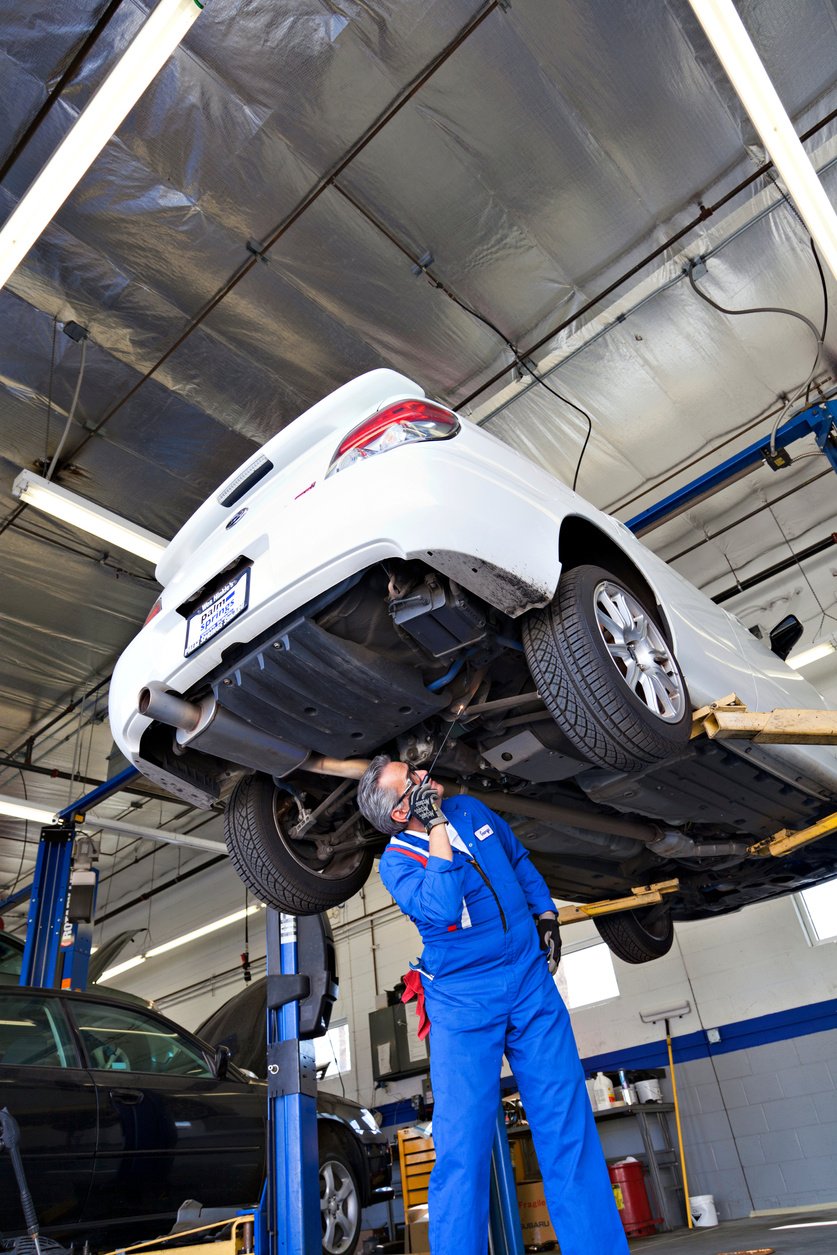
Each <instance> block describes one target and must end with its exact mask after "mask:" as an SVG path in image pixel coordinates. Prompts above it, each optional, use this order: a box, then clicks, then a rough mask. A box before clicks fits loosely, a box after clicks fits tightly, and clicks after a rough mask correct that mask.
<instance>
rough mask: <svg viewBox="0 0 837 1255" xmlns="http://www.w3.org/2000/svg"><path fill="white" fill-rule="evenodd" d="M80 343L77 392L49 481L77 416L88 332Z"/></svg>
mask: <svg viewBox="0 0 837 1255" xmlns="http://www.w3.org/2000/svg"><path fill="white" fill-rule="evenodd" d="M80 341H81V358H80V361H79V365H78V378H77V379H76V389H75V392H74V393H73V399H72V401H71V402H70V408H69V410H68V411H67V421H66V423H65V424H64V430H63V431H62V433H61V439H60V440H59V441H58V448H57V449H56V450H55V453H54V454H53V455H52V457H51V458H50V459H49V466H48V467H47V470H46V474H45V476H44V478H45V479H47V480H50V479H52V476H53V475H54V473H55V470H56V468H57V466H58V462H59V459H60V457H61V451H62V449H63V448H64V445H65V444H66V442H67V436H68V435H69V432H70V428H71V427H72V425H73V419H74V418H75V416H76V406H77V405H78V398H79V393H80V392H81V381H82V379H83V378H84V363H85V361H86V360H87V332H86V331H85V332H84V335H82V336H81V337H80Z"/></svg>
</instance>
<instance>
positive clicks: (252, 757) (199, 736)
mask: <svg viewBox="0 0 837 1255" xmlns="http://www.w3.org/2000/svg"><path fill="white" fill-rule="evenodd" d="M137 708H138V710H139V712H140V714H141V715H146V716H147V717H148V718H149V719H155V720H156V721H157V722H158V723H164V724H166V725H167V726H168V727H170V728H174V729H175V734H174V739H175V742H176V744H177V745H178V746H179V747H180V748H181V749H184V750H185V749H199V750H200V751H201V752H202V753H204V754H212V755H213V756H214V757H216V758H222V759H225V760H227V761H229V762H233V763H236V764H237V765H238V766H239V767H251V768H254V769H255V770H256V771H264V772H265V773H266V774H267V775H269V776H279V778H280V779H281V778H282V777H283V776H288V775H290V773H291V772H292V771H296V769H297V768H298V767H301V766H302V764H303V763H304V762H305V760H306V759H307V758H308V756H309V751H308V750H306V749H302V747H301V746H299V745H292V744H291V743H290V742H289V741H283V740H282V738H281V737H279V736H274V735H273V733H271V732H264V731H263V730H262V729H261V728H256V727H254V725H253V724H252V723H248V722H247V721H246V719H242V718H241V717H240V716H239V715H234V714H232V713H231V712H230V711H228V710H224V709H223V708H222V707H221V706H219V705H218V703H217V702H216V700H215V698H214V697H204V698H203V699H202V701H200V702H187V701H185V700H184V698H182V697H178V696H177V694H176V693H169V692H167V691H166V689H165V688H164V687H163V685H161V684H149V685H147V686H146V688H144V689H143V690H142V692H141V693H140V695H139V700H138V702H137Z"/></svg>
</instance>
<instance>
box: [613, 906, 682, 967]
mask: <svg viewBox="0 0 837 1255" xmlns="http://www.w3.org/2000/svg"><path fill="white" fill-rule="evenodd" d="M593 923H594V924H595V925H596V928H597V929H598V933H599V936H600V937H601V939H602V941H606V942H607V944H608V947H609V948H610V949H611V950H612V951H613V953H614V954H615V955H616V957H617V958H618V959H622V960H623V962H625V963H650V962H651V960H652V959H661V958H662V957H663V955H664V954H668V952H669V950H670V949H671V945H672V942H673V941H674V922H673V920H672V918H671V911H670V910H669V908H668V907H667V906H649V907H646V908H645V909H644V910H643V909H641V910H637V911H620V912H619V913H618V914H616V915H598V916H596V917H595V918H594V920H593Z"/></svg>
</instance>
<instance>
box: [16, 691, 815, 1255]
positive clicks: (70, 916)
mask: <svg viewBox="0 0 837 1255" xmlns="http://www.w3.org/2000/svg"><path fill="white" fill-rule="evenodd" d="M697 735H706V736H709V737H713V738H715V737H717V738H721V739H724V738H729V737H739V738H747V739H751V740H753V741H755V742H761V743H791V744H837V711H808V710H775V711H771V712H769V713H765V712H753V711H748V710H747V708H746V706H745V705H744V704H743V703H742V702H741V701H740V700H739V699H738V698H737V697H736V696H735V694H729V695H728V696H727V697H724V698H722V699H720V700H719V701H717V702H713V703H710V704H709V705H708V706H705V707H702V708H701V709H700V710H697V711H695V713H694V715H693V721H692V736H697ZM136 774H137V773H136V771H135V769H134V768H129V769H127V770H126V771H124V772H122V773H120V774H119V775H118V776H115V777H113V779H111V780H109V781H107V782H106V783H105V784H103V785H102V786H100V787H99V788H97V789H95V790H93V792H91V793H89V794H87V795H86V796H85V797H83V798H81V799H80V800H79V801H78V802H76V803H74V804H73V805H71V806H68V807H66V808H65V809H64V810H62V811H61V812H60V813H59V814H58V815H57V817H56V819H57V822H56V823H55V824H52V825H47V826H46V827H44V828H43V829H42V830H41V842H40V845H39V850H38V858H37V863H36V868H35V875H34V879H33V884H32V888H31V896H30V910H29V917H28V922H27V937H26V947H25V950H24V958H23V968H22V972H21V978H20V984H21V985H45V986H52V987H55V986H59V985H60V986H61V987H62V988H72V989H84V988H85V985H86V980H87V965H88V961H89V957H90V939H91V935H92V927H93V918H94V912H95V893H96V882H97V876H96V870H95V868H94V866H93V852H92V849H91V848H90V846H89V845H88V844H85V843H86V841H87V839H86V838H78V839H77V828H78V827H79V826H80V825H81V824H82V823H83V821H84V818H85V814H86V811H87V810H88V809H89V808H91V807H92V806H94V805H95V804H97V803H98V802H100V801H102V800H104V798H106V797H109V796H110V795H111V794H113V793H116V792H118V791H119V789H121V788H122V787H123V786H124V784H125V783H127V781H128V780H129V779H131V778H133V777H134V776H135V775H136ZM835 831H837V812H834V813H832V814H831V815H829V816H827V817H826V818H824V819H822V820H820V821H819V822H818V823H816V824H813V825H810V826H809V827H807V828H805V829H801V830H798V831H796V832H789V831H787V830H781V831H780V832H777V833H775V834H773V836H771V837H769V838H766V839H765V840H762V841H759V842H755V843H754V844H753V845H752V846H751V847H750V849H749V851H748V853H749V855H750V856H751V857H754V858H758V857H781V856H782V855H783V854H786V853H788V852H789V851H791V850H794V849H797V848H798V847H799V846H801V845H805V844H807V843H809V842H811V841H815V840H817V839H818V838H819V837H823V836H826V835H828V834H829V833H833V832H835ZM74 843H76V845H75V850H74ZM74 853H75V859H74V858H73V856H74ZM678 887H679V882H678V881H677V880H676V879H671V880H667V881H661V882H658V883H655V884H650V885H644V886H639V887H636V888H634V889H632V890H631V893H630V895H628V896H626V897H623V898H617V899H611V900H606V901H602V902H593V903H587V904H581V905H570V906H564V907H561V908H560V910H559V912H558V918H559V921H560V922H561V923H562V924H571V923H577V922H580V921H581V920H583V919H591V918H595V917H596V916H599V915H604V914H611V913H614V912H617V911H625V910H635V909H637V908H638V907H643V906H648V905H651V904H653V903H658V902H661V901H662V900H663V898H664V896H665V895H666V894H669V893H674V892H676V890H677V889H678ZM74 901H75V905H73V904H74ZM62 951H63V953H62ZM267 970H268V998H267V1006H268V1011H267V1061H268V1062H267V1071H268V1173H267V1183H266V1188H265V1192H264V1194H263V1197H262V1199H261V1201H260V1203H259V1206H258V1207H257V1208H255V1209H254V1210H253V1211H251V1212H247V1213H242V1215H241V1217H240V1218H239V1219H240V1221H241V1223H240V1224H239V1223H236V1225H235V1226H234V1229H233V1236H232V1239H231V1241H232V1246H231V1247H230V1255H242V1253H243V1252H247V1253H249V1252H251V1251H252V1252H253V1253H254V1255H320V1251H321V1222H320V1205H319V1197H318V1194H319V1189H318V1180H319V1164H318V1149H317V1113H316V1074H315V1069H314V1047H313V1038H314V1037H316V1036H318V1035H319V1034H321V1033H324V1032H325V1031H326V1028H327V1026H328V1020H329V1017H330V1014H331V1006H332V1005H333V1002H334V999H335V997H336V993H337V980H336V971H335V965H334V945H333V939H332V937H331V932H330V929H329V927H328V924H327V922H326V920H325V918H324V917H323V916H302V917H299V918H297V917H294V916H290V915H284V914H280V913H279V912H277V911H275V910H272V909H270V910H268V912H267ZM250 1222H252V1223H250ZM210 1227H211V1226H210ZM206 1228H207V1227H206V1226H203V1227H202V1228H201V1229H200V1232H201V1233H204V1234H205V1232H206ZM178 1236H179V1238H180V1239H181V1240H182V1237H183V1234H182V1233H181V1234H180V1235H178ZM490 1239H491V1250H492V1255H523V1239H522V1235H521V1230H520V1224H519V1219H518V1212H517V1202H516V1191H515V1182H514V1173H513V1170H512V1165H511V1157H510V1154H509V1147H508V1139H507V1137H506V1133H505V1123H504V1118H503V1113H502V1109H501V1110H500V1111H499V1112H498V1118H497V1125H496V1129H495V1137H494V1145H493V1151H492V1170H491V1207H490ZM162 1245H165V1242H159V1241H158V1243H157V1247H158V1248H159V1247H160V1246H162ZM143 1247H144V1248H145V1249H146V1250H147V1249H148V1244H141V1245H138V1246H137V1248H136V1250H137V1251H138V1252H139V1251H140V1250H141V1249H143Z"/></svg>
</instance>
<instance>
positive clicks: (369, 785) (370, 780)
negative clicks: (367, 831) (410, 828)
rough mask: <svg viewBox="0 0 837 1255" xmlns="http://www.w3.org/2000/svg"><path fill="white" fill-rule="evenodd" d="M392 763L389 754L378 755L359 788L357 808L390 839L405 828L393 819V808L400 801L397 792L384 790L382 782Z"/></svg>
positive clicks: (374, 826) (373, 825) (368, 768)
mask: <svg viewBox="0 0 837 1255" xmlns="http://www.w3.org/2000/svg"><path fill="white" fill-rule="evenodd" d="M391 762H392V759H391V758H390V757H389V755H388V754H376V755H375V757H374V758H373V759H372V761H371V763H370V764H369V766H368V767H367V768H366V771H364V773H363V775H362V776H361V778H360V784H359V785H358V786H357V808H358V810H359V811H360V813H361V815H362V816H363V817H364V819H367V820H368V821H369V823H370V824H371V825H372V827H373V828H375V829H377V831H378V832H383V833H384V834H385V835H386V836H388V837H394V836H395V834H396V833H397V832H401V831H402V830H403V828H404V826H405V825H404V824H403V823H400V824H399V823H397V822H396V820H394V819H393V818H392V810H393V807H394V806H395V804H396V802H397V801H398V792H397V790H396V789H385V788H382V786H381V782H380V781H381V773H382V772H383V770H384V768H385V767H388V766H389V765H390V763H391Z"/></svg>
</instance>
